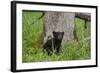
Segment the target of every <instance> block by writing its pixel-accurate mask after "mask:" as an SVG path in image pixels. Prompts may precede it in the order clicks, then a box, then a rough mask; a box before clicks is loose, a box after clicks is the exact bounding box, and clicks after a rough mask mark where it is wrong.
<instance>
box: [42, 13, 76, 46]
mask: <svg viewBox="0 0 100 73" xmlns="http://www.w3.org/2000/svg"><path fill="white" fill-rule="evenodd" d="M74 18H75V13H71V12H45V16H44V22H45V27H44V28H45V37H44V43H45V42H46V41H47V39H48V36H52V37H53V33H52V32H53V31H55V32H64V36H63V40H62V46H63V45H64V44H65V43H67V41H69V40H72V39H73V38H74V35H73V31H74Z"/></svg>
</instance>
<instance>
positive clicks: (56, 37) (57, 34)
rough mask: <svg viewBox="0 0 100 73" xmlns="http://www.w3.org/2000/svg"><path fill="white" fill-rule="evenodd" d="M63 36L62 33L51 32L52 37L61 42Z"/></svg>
mask: <svg viewBox="0 0 100 73" xmlns="http://www.w3.org/2000/svg"><path fill="white" fill-rule="evenodd" d="M63 35H64V32H55V31H53V37H54V38H55V39H57V40H62V39H63Z"/></svg>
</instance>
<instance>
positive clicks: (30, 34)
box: [22, 11, 91, 63]
mask: <svg viewBox="0 0 100 73" xmlns="http://www.w3.org/2000/svg"><path fill="white" fill-rule="evenodd" d="M41 16H42V12H28V11H23V13H22V24H23V28H22V31H23V32H22V33H23V36H22V46H23V48H22V61H23V62H25V63H26V62H45V61H64V60H85V59H90V58H91V53H90V52H91V48H90V41H85V38H87V37H90V35H91V33H90V27H91V26H90V22H87V29H84V20H81V19H79V18H76V19H75V23H76V26H75V30H76V35H77V37H78V39H79V42H77V41H76V40H73V41H69V42H68V43H66V44H65V46H64V48H63V50H62V52H61V53H60V54H59V55H56V54H54V53H53V54H52V55H51V56H48V55H47V53H46V52H45V53H44V52H43V51H42V45H43V38H44V30H43V29H44V28H43V25H44V24H43V21H44V18H43V17H42V18H41V19H38V18H39V17H41Z"/></svg>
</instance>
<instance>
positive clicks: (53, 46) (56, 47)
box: [43, 31, 64, 55]
mask: <svg viewBox="0 0 100 73" xmlns="http://www.w3.org/2000/svg"><path fill="white" fill-rule="evenodd" d="M63 35H64V32H55V31H53V37H51V36H48V39H47V42H46V43H45V44H44V46H43V48H44V50H45V51H46V52H47V53H48V55H51V54H52V53H53V52H55V53H56V54H58V53H59V52H60V50H61V42H62V39H63Z"/></svg>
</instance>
